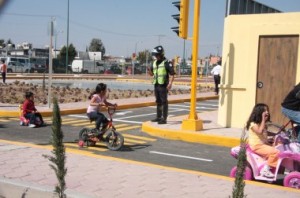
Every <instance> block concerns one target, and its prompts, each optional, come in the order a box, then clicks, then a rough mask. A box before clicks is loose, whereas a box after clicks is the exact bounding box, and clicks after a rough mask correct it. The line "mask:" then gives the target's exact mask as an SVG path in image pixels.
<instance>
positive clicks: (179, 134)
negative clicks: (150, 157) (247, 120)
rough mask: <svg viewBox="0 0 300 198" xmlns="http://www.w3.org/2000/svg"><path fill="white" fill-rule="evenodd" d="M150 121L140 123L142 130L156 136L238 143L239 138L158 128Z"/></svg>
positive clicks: (209, 143) (203, 141)
mask: <svg viewBox="0 0 300 198" xmlns="http://www.w3.org/2000/svg"><path fill="white" fill-rule="evenodd" d="M150 123H151V122H150V121H148V122H144V123H143V124H142V131H143V132H145V133H148V134H149V135H152V136H156V137H162V138H166V139H171V140H181V141H185V142H192V143H202V144H208V145H215V146H225V147H234V146H236V145H239V144H240V139H239V138H233V137H225V136H219V135H209V134H205V133H201V131H187V130H180V129H178V130H171V129H165V128H159V127H155V126H153V125H151V124H150Z"/></svg>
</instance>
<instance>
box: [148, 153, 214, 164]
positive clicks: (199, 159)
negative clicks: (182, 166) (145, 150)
mask: <svg viewBox="0 0 300 198" xmlns="http://www.w3.org/2000/svg"><path fill="white" fill-rule="evenodd" d="M149 153H150V154H151V153H152V154H158V155H167V156H172V157H179V158H186V159H193V160H198V161H206V162H212V161H213V160H211V159H204V158H197V157H191V156H186V155H177V154H171V153H163V152H158V151H149Z"/></svg>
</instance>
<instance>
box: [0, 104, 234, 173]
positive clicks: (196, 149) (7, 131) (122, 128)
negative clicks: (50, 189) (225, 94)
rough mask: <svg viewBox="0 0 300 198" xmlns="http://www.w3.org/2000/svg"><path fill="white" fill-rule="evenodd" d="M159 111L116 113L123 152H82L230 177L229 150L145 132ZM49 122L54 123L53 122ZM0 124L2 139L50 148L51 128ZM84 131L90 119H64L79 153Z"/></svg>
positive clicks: (13, 121)
mask: <svg viewBox="0 0 300 198" xmlns="http://www.w3.org/2000/svg"><path fill="white" fill-rule="evenodd" d="M197 108H198V111H211V110H215V109H216V108H217V101H216V100H211V101H201V102H198V105H197ZM155 111H156V110H155V107H143V108H138V109H127V110H122V111H118V112H116V113H115V115H114V123H115V126H116V128H117V130H118V131H119V132H121V133H122V134H123V135H124V137H125V146H124V148H123V149H122V151H120V152H112V151H109V150H108V149H107V148H106V146H105V145H104V144H101V143H100V144H97V146H96V147H89V148H83V149H80V151H81V152H87V153H88V152H92V153H95V154H98V155H106V156H113V157H118V158H125V159H132V160H136V161H142V162H150V163H154V164H159V165H165V166H171V167H177V168H183V169H188V170H196V171H202V172H208V173H215V174H220V175H225V176H228V174H229V171H230V169H231V168H232V167H233V166H234V165H235V163H236V161H235V160H234V159H233V158H232V157H231V156H230V155H229V150H230V149H229V148H226V147H217V146H208V145H201V144H193V143H186V142H181V141H171V140H165V139H160V138H157V137H151V136H149V135H147V134H145V133H143V132H141V124H142V123H143V122H144V121H148V120H150V119H152V118H153V117H154V116H155ZM188 112H189V103H181V104H171V105H170V108H169V116H178V115H185V114H188ZM45 120H46V122H48V123H51V118H45ZM0 121H1V122H0V123H1V124H0V131H1V133H0V139H5V140H11V141H20V142H30V143H34V144H42V145H43V144H44V145H45V146H48V145H49V141H50V137H51V127H50V126H46V127H41V128H35V129H31V128H28V127H24V126H19V125H18V118H0ZM83 127H90V128H92V127H94V123H92V124H91V123H89V121H88V120H87V118H86V115H84V114H80V115H68V116H62V130H63V131H64V135H65V137H64V140H65V146H66V147H67V148H68V149H76V150H79V148H78V145H77V140H78V132H79V130H80V129H81V128H83Z"/></svg>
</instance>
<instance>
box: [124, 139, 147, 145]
mask: <svg viewBox="0 0 300 198" xmlns="http://www.w3.org/2000/svg"><path fill="white" fill-rule="evenodd" d="M125 142H126V143H138V144H146V143H147V142H145V141H139V140H132V139H128V138H126V139H125Z"/></svg>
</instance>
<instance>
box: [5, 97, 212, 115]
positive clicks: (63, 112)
mask: <svg viewBox="0 0 300 198" xmlns="http://www.w3.org/2000/svg"><path fill="white" fill-rule="evenodd" d="M212 99H218V96H205V97H198V98H197V101H202V100H212ZM190 100H191V99H190V98H184V99H175V100H170V101H169V104H174V103H180V102H189V101H190ZM154 105H156V103H155V102H154V101H153V102H143V103H136V104H124V105H120V106H118V109H129V108H139V107H147V106H154ZM40 113H41V114H42V116H44V117H51V116H52V109H50V110H44V111H40ZM81 113H86V108H78V109H63V110H60V114H61V115H68V114H81ZM19 116H20V112H19V111H3V110H0V117H19Z"/></svg>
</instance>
